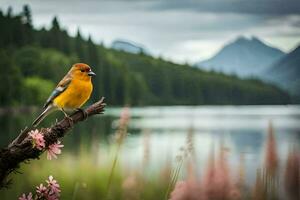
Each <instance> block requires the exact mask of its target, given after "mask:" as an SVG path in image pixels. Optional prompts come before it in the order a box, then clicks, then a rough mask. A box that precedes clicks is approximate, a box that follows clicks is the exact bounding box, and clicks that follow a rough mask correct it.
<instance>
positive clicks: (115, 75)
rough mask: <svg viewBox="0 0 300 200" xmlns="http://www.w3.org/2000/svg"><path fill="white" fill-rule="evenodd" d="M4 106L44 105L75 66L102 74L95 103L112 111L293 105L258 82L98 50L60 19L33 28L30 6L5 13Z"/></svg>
mask: <svg viewBox="0 0 300 200" xmlns="http://www.w3.org/2000/svg"><path fill="white" fill-rule="evenodd" d="M0 25H1V29H2V30H1V32H0V70H1V73H0V79H1V80H2V81H3V83H4V84H0V106H14V105H41V104H43V102H44V101H45V99H46V98H47V96H48V95H49V94H50V93H51V90H52V89H53V88H54V87H55V84H56V83H57V82H58V81H59V80H60V79H61V78H62V77H63V76H64V74H65V73H66V72H67V71H68V69H69V68H70V66H71V65H72V63H75V62H84V63H88V64H89V65H90V66H91V67H92V68H93V71H95V73H96V74H97V76H96V78H95V79H94V92H93V96H92V98H91V101H96V100H97V99H99V97H100V96H105V97H106V101H107V102H108V104H110V105H124V104H129V105H179V104H181V105H207V104H218V105H220V104H287V103H290V102H291V100H290V96H289V94H288V93H286V92H285V91H283V90H281V89H279V88H277V87H275V86H273V85H268V84H265V83H262V82H261V81H259V80H256V79H247V80H241V79H239V78H237V77H235V76H227V75H224V74H221V73H216V72H206V71H202V70H200V69H196V68H193V67H191V66H188V65H179V64H175V63H172V62H169V61H165V60H163V59H161V58H153V57H151V56H149V55H145V54H143V53H140V54H130V53H126V52H122V51H117V50H113V49H109V48H107V47H105V46H104V45H102V44H95V42H93V40H92V38H91V36H89V37H88V38H84V37H83V36H82V35H81V33H80V30H79V29H78V31H77V34H76V36H74V37H72V36H70V35H69V34H68V32H67V31H66V30H65V29H63V28H62V27H61V25H60V23H59V20H58V19H57V17H54V18H53V20H52V23H51V27H50V28H49V29H46V28H41V29H36V28H34V27H33V22H32V14H31V10H30V8H29V6H27V5H25V6H24V7H23V11H22V12H21V13H19V14H17V15H13V12H12V9H11V8H9V9H8V10H7V11H6V12H3V11H0Z"/></svg>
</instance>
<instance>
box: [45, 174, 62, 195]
mask: <svg viewBox="0 0 300 200" xmlns="http://www.w3.org/2000/svg"><path fill="white" fill-rule="evenodd" d="M46 182H47V183H48V187H49V188H50V193H51V194H55V195H52V196H59V193H60V189H59V184H58V183H57V181H56V180H55V179H53V176H51V175H50V176H49V179H48V180H46Z"/></svg>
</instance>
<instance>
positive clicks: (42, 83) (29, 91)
mask: <svg viewBox="0 0 300 200" xmlns="http://www.w3.org/2000/svg"><path fill="white" fill-rule="evenodd" d="M54 87H55V85H54V83H53V82H51V81H48V80H45V79H41V78H39V77H28V78H26V79H25V80H24V89H25V90H24V91H25V93H24V97H25V103H26V104H28V105H30V104H32V105H43V103H44V102H45V99H47V98H48V96H49V94H50V93H51V92H52V90H53V89H54Z"/></svg>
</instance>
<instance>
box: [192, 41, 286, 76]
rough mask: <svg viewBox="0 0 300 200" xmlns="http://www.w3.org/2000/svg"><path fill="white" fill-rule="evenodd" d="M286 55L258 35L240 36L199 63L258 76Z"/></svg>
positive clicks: (204, 67) (207, 67) (229, 72)
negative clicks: (257, 36) (250, 36)
mask: <svg viewBox="0 0 300 200" xmlns="http://www.w3.org/2000/svg"><path fill="white" fill-rule="evenodd" d="M282 56H284V53H283V52H282V51H280V50H279V49H276V48H273V47H270V46H268V45H267V44H265V43H263V42H262V41H260V40H259V39H258V38H256V37H252V38H250V39H248V38H245V37H239V38H238V39H236V40H235V41H233V42H231V43H229V44H227V45H225V46H224V47H223V48H222V49H221V50H220V51H219V52H218V53H217V54H216V55H215V56H213V57H212V58H210V59H208V60H205V61H202V62H199V63H197V66H199V67H200V68H202V69H206V70H214V71H218V72H223V73H226V74H236V75H238V76H240V77H247V76H248V77H249V76H256V75H259V74H260V73H261V72H263V71H264V70H265V69H266V68H267V67H268V66H269V65H271V64H272V63H274V62H276V61H277V60H278V59H280V58H281V57H282Z"/></svg>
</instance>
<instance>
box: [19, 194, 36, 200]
mask: <svg viewBox="0 0 300 200" xmlns="http://www.w3.org/2000/svg"><path fill="white" fill-rule="evenodd" d="M19 200H33V199H32V193H31V192H30V193H29V194H28V196H27V197H26V195H25V194H23V195H22V196H21V197H19Z"/></svg>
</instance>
